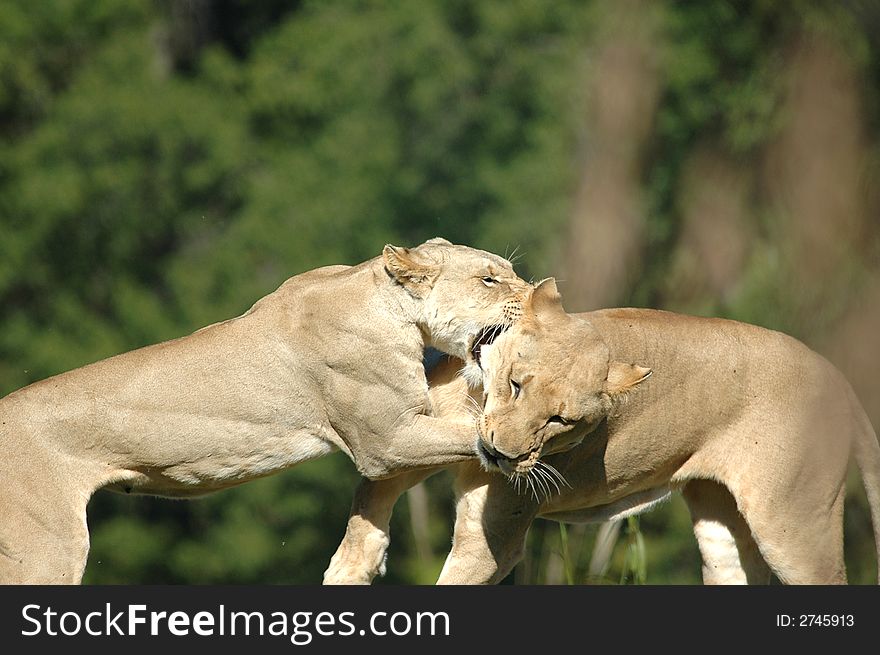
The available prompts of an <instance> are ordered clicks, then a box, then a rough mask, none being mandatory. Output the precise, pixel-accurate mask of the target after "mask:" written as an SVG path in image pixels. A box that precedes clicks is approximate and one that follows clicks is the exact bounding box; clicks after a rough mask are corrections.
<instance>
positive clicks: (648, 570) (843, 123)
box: [0, 0, 880, 583]
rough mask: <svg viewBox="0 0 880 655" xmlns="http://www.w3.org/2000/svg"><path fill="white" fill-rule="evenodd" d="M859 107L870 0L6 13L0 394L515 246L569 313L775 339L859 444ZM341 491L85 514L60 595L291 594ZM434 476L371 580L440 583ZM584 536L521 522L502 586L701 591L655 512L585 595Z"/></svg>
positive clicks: (158, 503) (873, 326) (53, 6)
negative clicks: (386, 271)
mask: <svg viewBox="0 0 880 655" xmlns="http://www.w3.org/2000/svg"><path fill="white" fill-rule="evenodd" d="M878 90H880V2H877V1H872V0H863V1H859V0H841V1H840V2H807V1H802V0H795V1H792V2H774V1H772V0H751V1H741V2H733V1H723V0H701V1H699V2H671V1H657V0H624V1H619V2H607V1H601V2H596V1H594V2H585V1H583V0H555V1H553V2H546V1H544V2H541V1H528V0H499V1H480V2H471V1H468V0H425V1H422V2H417V3H416V2H409V3H391V2H355V1H323V2H310V1H306V0H303V1H300V2H291V1H280V0H263V1H260V2H257V1H256V0H189V1H184V0H40V1H38V2H34V1H33V0H5V1H4V2H3V3H2V5H0V395H3V394H6V393H8V392H10V391H13V390H14V389H16V388H18V387H21V386H23V385H25V384H27V383H29V382H32V381H35V380H38V379H41V378H44V377H47V376H49V375H52V374H55V373H59V372H62V371H65V370H68V369H71V368H74V367H76V366H80V365H82V364H85V363H88V362H92V361H95V360H98V359H100V358H103V357H106V356H109V355H113V354H115V353H119V352H122V351H125V350H129V349H132V348H136V347H139V346H143V345H145V344H149V343H153V342H156V341H160V340H164V339H168V338H172V337H176V336H180V335H182V334H186V333H188V332H191V331H193V330H194V329H196V328H199V327H201V326H203V325H206V324H208V323H211V322H214V321H217V320H221V319H225V318H228V317H231V316H235V315H238V314H240V313H242V312H243V311H245V310H246V309H247V308H248V307H250V305H251V304H253V302H254V301H255V300H256V299H258V298H259V297H261V296H262V295H265V294H266V293H268V292H270V291H272V290H274V289H275V288H276V287H277V286H278V285H279V284H280V283H281V282H282V281H283V280H284V279H286V278H287V277H289V276H291V275H294V274H297V273H300V272H302V271H305V270H308V269H311V268H314V267H317V266H322V265H325V264H334V263H350V264H353V263H356V262H359V261H362V260H365V259H368V258H371V257H374V256H376V255H378V254H379V253H380V252H381V248H382V246H383V245H384V244H385V243H387V242H391V243H396V244H401V245H416V244H418V243H420V242H422V241H423V240H425V239H426V238H430V237H434V236H443V237H446V238H448V239H450V240H452V241H454V242H456V243H464V244H469V245H472V246H476V247H480V248H485V249H488V250H491V251H494V252H497V253H499V254H502V255H504V254H509V253H511V252H512V251H513V250H514V249H515V248H517V249H518V250H517V256H518V258H519V259H518V264H517V266H518V272H519V273H520V275H521V276H522V277H524V278H526V279H528V278H531V277H535V278H540V277H544V276H549V275H554V276H556V277H557V278H558V279H559V280H560V281H561V282H560V288H561V290H562V292H563V297H564V299H565V303H566V307H567V308H568V309H569V311H575V310H584V309H591V308H598V307H606V306H617V305H632V306H645V307H657V308H666V309H671V310H675V311H682V312H688V313H694V314H700V315H717V316H726V317H732V318H736V319H740V320H744V321H749V322H752V323H756V324H759V325H763V326H767V327H770V328H775V329H780V330H783V331H785V332H788V333H790V334H792V335H794V336H796V337H798V338H800V339H802V340H803V341H805V342H806V343H807V344H808V345H810V346H811V347H813V348H814V349H816V350H818V351H819V352H821V353H823V354H825V355H826V356H827V357H829V358H830V359H831V360H832V361H833V362H835V363H836V364H837V365H838V366H839V367H840V368H841V369H842V370H843V371H844V373H845V374H846V375H847V376H848V378H849V379H850V380H851V381H852V383H853V385H854V386H855V388H856V391H857V392H858V394H859V397H860V398H861V400H862V402H863V404H864V405H865V406H866V408H867V409H868V411H869V413H870V415H871V417H872V420H873V422H874V425H875V426H880V376H878V375H877V366H878V364H880V221H878V216H880V214H878V209H880V184H878V181H880V93H878ZM357 479H358V476H357V473H356V471H355V469H354V466H353V465H352V464H351V462H350V461H349V460H348V459H346V458H345V457H344V456H342V455H335V456H332V457H329V458H326V459H324V460H320V461H317V462H313V463H310V464H307V465H303V466H300V467H298V468H295V469H293V470H291V471H289V472H286V473H283V474H280V475H277V476H274V477H270V478H267V479H265V480H262V481H258V482H253V483H249V484H246V485H244V486H242V487H240V488H238V489H234V490H231V491H225V492H222V493H218V494H215V495H213V496H210V497H207V498H205V499H202V500H196V501H188V502H179V501H170V500H163V499H153V498H144V497H142V498H133V497H122V496H117V495H113V494H111V493H108V492H99V493H98V494H97V495H96V496H95V498H94V499H93V500H92V502H91V504H90V506H89V523H90V526H91V530H92V551H91V555H90V559H89V564H88V567H87V570H86V576H85V580H86V582H91V583H116V582H141V583H209V582H231V583H245V582H268V583H318V582H320V580H321V575H322V572H323V571H324V569H325V567H326V565H327V563H328V561H329V558H330V556H331V555H332V553H333V552H334V550H335V548H336V545H337V544H338V542H339V540H340V539H341V537H342V535H343V532H344V529H345V522H346V517H347V514H348V508H349V503H350V499H351V493H352V490H353V489H354V486H355V485H356V483H357ZM852 482H853V484H851V493H850V495H849V497H848V505H847V516H846V549H847V563H848V566H849V573H850V578H851V581H853V582H862V583H867V582H873V581H876V568H877V567H876V562H875V561H874V555H873V541H872V538H871V531H870V520H869V517H868V513H867V507H866V503H865V499H864V494H863V493H862V491H861V487H860V485H859V484H858V483H857V480H855V479H854V480H853V481H852ZM449 483H450V481H449V479H448V478H447V476H445V475H440V476H437V477H436V478H433V479H431V480H429V481H428V483H427V484H426V485H424V486H422V487H419V488H417V489H416V490H415V491H414V492H412V493H410V494H409V495H408V497H405V498H404V499H403V500H402V501H401V503H400V504H399V506H398V509H397V512H396V514H395V517H394V521H393V542H392V546H391V551H390V559H389V567H388V571H389V572H388V575H387V576H386V577H385V578H384V580H383V582H386V583H387V582H392V583H401V582H407V583H412V582H415V583H429V582H432V581H433V580H434V579H435V577H436V574H437V573H438V572H439V570H440V567H441V566H442V562H443V558H444V556H445V553H446V551H447V550H448V546H449V540H450V535H451V520H452V497H451V491H450V484H449ZM0 502H2V501H0ZM596 534H597V529H596V528H595V527H583V526H581V527H575V526H571V527H569V528H568V529H567V530H565V531H560V528H559V526H558V525H557V524H555V523H549V522H542V521H538V522H536V524H535V526H534V529H533V530H532V532H531V534H530V537H529V547H528V554H527V557H526V559H525V561H524V562H523V563H522V564H521V565H520V566H519V567H518V568H517V569H516V571H515V572H514V573H513V574H512V576H511V577H510V579H509V581H511V582H513V581H515V582H518V583H564V582H567V581H573V582H578V583H583V582H595V583H603V582H609V583H618V582H621V581H627V582H631V581H647V582H649V583H696V582H699V580H700V566H699V558H698V551H697V547H696V543H695V541H694V538H693V535H692V533H691V530H690V521H689V518H688V515H687V510H686V509H685V506H684V504H683V502H682V501H681V500H676V501H674V502H672V503H670V504H668V505H667V506H665V507H664V508H662V509H661V510H659V511H656V512H654V513H652V514H649V515H646V516H643V517H641V520H640V524H637V523H636V522H632V523H631V524H630V525H628V526H625V527H624V529H623V530H622V531H621V532H620V537H619V538H618V539H617V540H616V542H615V541H614V540H613V539H612V540H610V541H608V540H606V541H607V544H608V547H607V548H605V549H604V551H603V552H604V553H605V555H604V556H603V557H601V558H599V559H600V560H601V561H600V562H599V565H598V566H597V565H596V561H594V566H593V569H592V570H591V569H590V566H589V563H590V560H591V558H593V553H594V542H595V541H596ZM602 534H603V536H612V537H613V536H614V531H613V530H608V529H605V530H604V531H603V533H602ZM600 550H601V549H600Z"/></svg>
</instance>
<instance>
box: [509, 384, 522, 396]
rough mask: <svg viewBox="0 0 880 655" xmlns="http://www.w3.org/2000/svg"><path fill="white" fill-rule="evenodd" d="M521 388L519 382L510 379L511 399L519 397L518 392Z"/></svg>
mask: <svg viewBox="0 0 880 655" xmlns="http://www.w3.org/2000/svg"><path fill="white" fill-rule="evenodd" d="M521 390H522V387H521V386H520V384H519V382H515V381H514V380H511V381H510V395H511V396H513V399H514V400H516V399H517V398H519V392H520V391H521Z"/></svg>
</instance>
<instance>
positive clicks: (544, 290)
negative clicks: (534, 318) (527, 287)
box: [531, 277, 565, 315]
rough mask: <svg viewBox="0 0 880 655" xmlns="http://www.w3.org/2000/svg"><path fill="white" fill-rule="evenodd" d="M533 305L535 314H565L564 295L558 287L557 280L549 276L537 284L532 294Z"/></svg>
mask: <svg viewBox="0 0 880 655" xmlns="http://www.w3.org/2000/svg"><path fill="white" fill-rule="evenodd" d="M531 305H532V309H533V310H534V312H535V314H557V315H560V314H561V315H565V309H564V308H563V307H562V296H561V295H560V294H559V290H558V289H557V288H556V280H555V279H553V278H552V277H548V278H547V279H545V280H541V281H540V282H538V284H536V285H535V288H534V290H533V291H532V296H531Z"/></svg>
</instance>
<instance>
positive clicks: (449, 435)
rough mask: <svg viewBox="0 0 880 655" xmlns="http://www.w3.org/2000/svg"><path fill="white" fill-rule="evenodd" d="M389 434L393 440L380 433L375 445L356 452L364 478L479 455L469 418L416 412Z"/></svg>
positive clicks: (405, 471)
mask: <svg viewBox="0 0 880 655" xmlns="http://www.w3.org/2000/svg"><path fill="white" fill-rule="evenodd" d="M386 434H390V435H392V436H391V438H390V440H389V439H388V438H387V437H386V438H385V439H382V438H379V436H378V435H377V438H376V439H373V440H371V442H372V443H373V444H376V445H374V446H373V447H372V448H371V449H362V450H361V451H360V452H359V453H356V455H355V463H356V465H357V467H358V470H359V471H360V473H361V475H363V476H364V477H365V478H369V479H371V480H378V479H382V478H390V477H394V476H397V475H400V474H403V473H407V472H408V471H410V470H412V469H425V468H438V467H444V466H449V465H451V464H458V463H460V462H465V461H467V460H474V459H476V457H477V452H476V444H477V438H478V435H477V429H476V425H475V424H474V421H473V420H471V419H470V418H468V420H461V419H457V420H450V419H445V418H435V417H433V416H426V415H424V414H417V415H416V416H414V417H412V418H411V419H410V420H409V422H408V423H407V424H406V425H403V426H394V427H392V428H390V429H389V430H388V431H387V432H386ZM381 444H384V446H380V445H381Z"/></svg>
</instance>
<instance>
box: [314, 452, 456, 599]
mask: <svg viewBox="0 0 880 655" xmlns="http://www.w3.org/2000/svg"><path fill="white" fill-rule="evenodd" d="M438 470H439V469H420V470H416V471H409V472H407V473H402V474H401V475H398V476H395V477H393V478H387V479H385V480H368V479H366V478H365V479H363V480H361V483H360V484H359V485H358V488H357V490H356V491H355V494H354V501H353V502H352V506H351V515H350V516H349V518H348V527H347V528H346V529H345V536H344V537H343V539H342V543H340V544H339V548H337V549H336V553H335V554H334V555H333V558H332V559H331V560H330V566H329V567H327V571H326V572H325V573H324V584H327V585H331V584H370V583H371V582H372V581H373V578H375V577H376V576H377V575H384V574H385V553H386V551H387V550H388V544H389V543H390V542H391V537H390V536H389V523H390V521H391V512H392V511H393V510H394V505H395V503H397V500H398V499H399V498H400V496H401V495H403V493H404V492H405V491H406V490H407V489H410V488H412V487H414V486H415V485H417V484H418V483H419V482H421V481H422V480H424V479H425V478H428V477H429V476H431V475H433V474H434V473H437V471H438Z"/></svg>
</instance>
